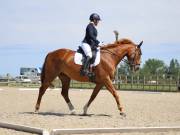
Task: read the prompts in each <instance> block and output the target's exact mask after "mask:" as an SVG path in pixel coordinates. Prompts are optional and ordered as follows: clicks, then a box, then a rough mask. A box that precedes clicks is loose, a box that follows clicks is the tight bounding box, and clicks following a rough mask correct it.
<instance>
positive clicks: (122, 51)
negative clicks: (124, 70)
mask: <svg viewBox="0 0 180 135" xmlns="http://www.w3.org/2000/svg"><path fill="white" fill-rule="evenodd" d="M130 47H131V46H130V45H118V46H117V47H114V48H111V49H109V50H110V51H111V52H113V54H114V56H113V60H114V64H115V65H114V66H115V67H117V65H118V64H119V62H120V61H121V60H122V59H123V58H124V57H125V56H127V54H128V49H129V48H130Z"/></svg>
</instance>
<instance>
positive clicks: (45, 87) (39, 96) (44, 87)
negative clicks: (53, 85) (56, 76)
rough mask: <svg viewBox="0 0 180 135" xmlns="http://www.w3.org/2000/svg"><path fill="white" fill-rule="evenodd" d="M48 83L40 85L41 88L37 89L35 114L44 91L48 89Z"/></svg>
mask: <svg viewBox="0 0 180 135" xmlns="http://www.w3.org/2000/svg"><path fill="white" fill-rule="evenodd" d="M49 85H50V84H49V83H46V84H44V83H43V84H42V85H41V87H40V88H39V95H38V99H37V103H36V107H35V112H36V113H37V112H38V110H39V107H40V103H41V99H42V96H43V95H44V93H45V91H46V89H47V88H48V87H49Z"/></svg>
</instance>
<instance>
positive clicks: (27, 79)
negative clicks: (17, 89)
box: [15, 75, 32, 83]
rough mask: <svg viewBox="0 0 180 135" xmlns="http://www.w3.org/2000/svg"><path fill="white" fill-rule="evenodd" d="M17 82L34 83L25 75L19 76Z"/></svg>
mask: <svg viewBox="0 0 180 135" xmlns="http://www.w3.org/2000/svg"><path fill="white" fill-rule="evenodd" d="M15 80H16V82H22V83H30V82H32V81H31V79H30V78H28V77H27V76H24V75H20V76H17V77H16V78H15Z"/></svg>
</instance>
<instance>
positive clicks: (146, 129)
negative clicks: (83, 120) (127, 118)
mask: <svg viewBox="0 0 180 135" xmlns="http://www.w3.org/2000/svg"><path fill="white" fill-rule="evenodd" d="M167 131H180V126H179V127H124V128H84V129H83V128H77V129H53V130H52V131H51V135H60V134H93V133H131V132H167Z"/></svg>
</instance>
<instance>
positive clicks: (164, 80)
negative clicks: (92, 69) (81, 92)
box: [0, 75, 180, 92]
mask: <svg viewBox="0 0 180 135" xmlns="http://www.w3.org/2000/svg"><path fill="white" fill-rule="evenodd" d="M113 83H114V85H115V87H116V88H117V89H121V90H143V91H144V90H148V91H167V92H175V91H180V79H179V77H178V78H175V77H173V76H168V77H167V76H122V75H121V76H119V77H118V78H117V80H115V81H114V82H113ZM53 84H54V86H55V87H61V86H62V85H61V82H60V80H59V79H55V80H54V81H53ZM0 86H11V87H35V88H37V87H39V86H40V84H39V83H20V82H18V83H17V82H15V81H5V82H0ZM94 87H95V84H93V83H88V82H86V83H83V82H77V81H74V80H72V81H71V83H70V88H84V89H93V88H94Z"/></svg>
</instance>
